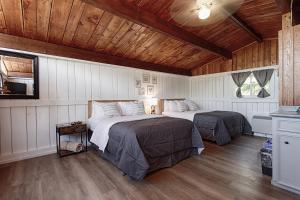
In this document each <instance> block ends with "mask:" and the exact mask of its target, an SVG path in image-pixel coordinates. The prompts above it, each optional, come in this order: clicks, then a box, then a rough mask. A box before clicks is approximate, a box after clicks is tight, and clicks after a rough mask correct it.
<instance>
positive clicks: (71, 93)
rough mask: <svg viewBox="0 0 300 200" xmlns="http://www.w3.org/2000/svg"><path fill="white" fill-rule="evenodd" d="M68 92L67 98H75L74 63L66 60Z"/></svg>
mask: <svg viewBox="0 0 300 200" xmlns="http://www.w3.org/2000/svg"><path fill="white" fill-rule="evenodd" d="M67 78H68V83H69V88H68V93H69V95H68V96H69V100H75V98H76V89H75V87H76V84H75V82H76V80H75V64H74V62H73V61H68V77H67Z"/></svg>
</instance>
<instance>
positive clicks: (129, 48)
mask: <svg viewBox="0 0 300 200" xmlns="http://www.w3.org/2000/svg"><path fill="white" fill-rule="evenodd" d="M172 2H173V1H172V0H160V1H156V0H124V1H123V4H128V5H130V6H135V7H137V8H138V9H139V10H140V11H141V12H143V11H145V12H146V11H147V12H151V13H153V14H155V15H156V16H159V18H161V20H164V21H167V22H168V23H170V24H172V25H176V26H178V27H180V28H182V29H184V30H186V31H188V32H190V33H192V34H194V35H196V36H197V37H199V38H201V39H205V40H206V41H208V42H210V43H212V44H214V45H216V46H218V47H220V48H223V49H226V50H227V51H229V52H232V51H235V50H237V49H239V48H241V47H243V46H245V45H248V44H250V43H252V42H253V41H255V40H254V39H253V38H252V37H251V36H250V35H249V34H247V32H245V30H243V29H242V28H241V27H239V26H238V25H237V24H235V23H234V22H233V21H231V20H229V19H227V20H224V21H221V22H218V23H215V24H211V25H206V26H205V27H203V26H202V27H200V28H199V27H198V28H189V27H183V26H181V25H179V24H176V23H175V22H174V21H173V20H172V19H171V17H170V13H169V9H170V6H171V4H172ZM236 15H237V16H238V17H239V18H241V19H242V20H243V21H244V22H245V23H246V24H248V25H249V26H250V27H251V28H252V29H253V30H254V31H255V32H256V33H258V34H260V35H261V36H262V37H263V38H276V37H277V32H278V31H279V30H280V29H281V13H280V10H279V9H278V8H277V5H276V3H275V0H245V1H244V3H243V5H242V6H241V7H240V9H239V10H238V11H237V12H236ZM0 33H5V34H9V35H14V36H20V37H25V38H30V39H34V40H39V41H43V42H48V43H54V44H58V45H65V46H69V47H74V48H79V49H84V50H88V51H92V52H100V53H105V54H108V55H113V56H117V57H122V58H126V59H133V60H139V61H143V62H147V63H153V65H155V64H157V65H159V66H166V67H172V68H179V69H185V70H191V69H193V68H195V67H197V66H202V65H204V64H206V63H208V62H210V61H212V60H214V59H216V58H218V57H220V56H219V55H216V54H214V53H211V52H210V51H207V50H203V49H200V48H196V47H195V46H193V45H191V44H190V43H188V42H184V41H182V40H176V39H174V38H172V37H169V36H168V35H166V34H163V33H161V32H158V31H156V30H155V29H153V28H151V27H146V26H142V25H140V24H138V23H134V22H132V21H129V20H127V19H125V18H120V17H119V16H116V15H113V14H111V13H109V12H107V11H104V10H101V9H99V8H97V7H95V6H93V5H91V4H87V3H84V2H83V1H81V0H0Z"/></svg>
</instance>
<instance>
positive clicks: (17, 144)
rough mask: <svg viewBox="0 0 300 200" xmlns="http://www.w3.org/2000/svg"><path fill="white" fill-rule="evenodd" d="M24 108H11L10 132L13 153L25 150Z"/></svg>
mask: <svg viewBox="0 0 300 200" xmlns="http://www.w3.org/2000/svg"><path fill="white" fill-rule="evenodd" d="M26 119H27V118H26V108H24V107H15V108H11V128H12V129H11V132H12V149H13V153H20V152H26V151H27V132H26V129H27V128H26V127H27V123H26Z"/></svg>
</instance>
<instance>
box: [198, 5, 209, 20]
mask: <svg viewBox="0 0 300 200" xmlns="http://www.w3.org/2000/svg"><path fill="white" fill-rule="evenodd" d="M210 12H211V11H210V9H209V8H208V7H207V6H206V5H201V7H200V8H199V11H198V17H199V19H202V20H204V19H207V18H209V16H210Z"/></svg>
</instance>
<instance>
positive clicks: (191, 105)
mask: <svg viewBox="0 0 300 200" xmlns="http://www.w3.org/2000/svg"><path fill="white" fill-rule="evenodd" d="M184 102H185V103H186V104H187V105H188V108H189V110H191V111H196V110H200V107H199V106H198V105H197V104H196V103H195V102H194V101H192V100H185V101H184Z"/></svg>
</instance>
